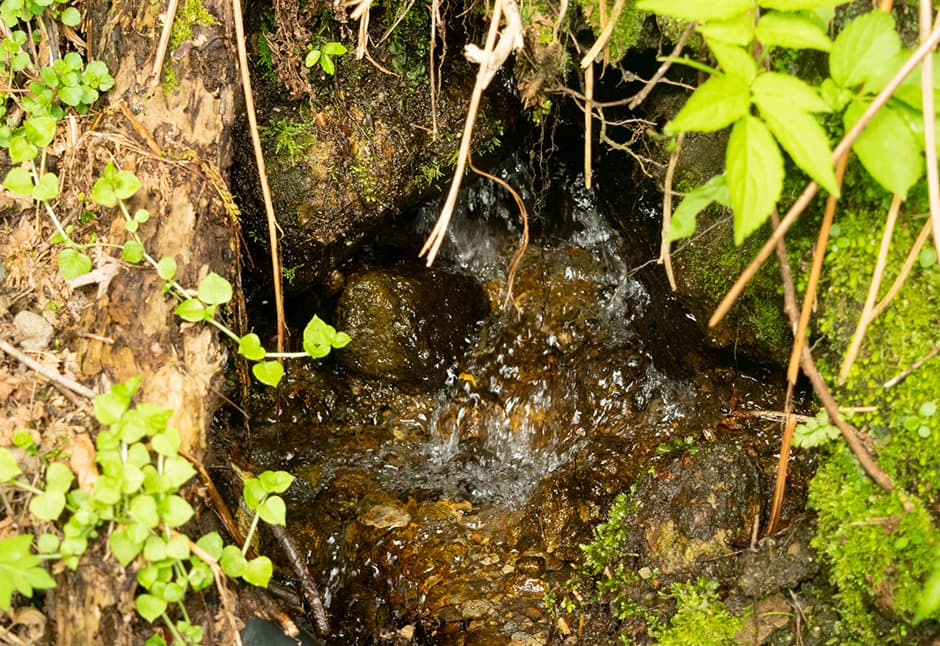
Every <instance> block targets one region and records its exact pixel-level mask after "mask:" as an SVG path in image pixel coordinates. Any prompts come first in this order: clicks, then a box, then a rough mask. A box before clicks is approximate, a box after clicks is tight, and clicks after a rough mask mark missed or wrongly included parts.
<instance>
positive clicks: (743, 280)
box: [708, 26, 940, 327]
mask: <svg viewBox="0 0 940 646" xmlns="http://www.w3.org/2000/svg"><path fill="white" fill-rule="evenodd" d="M938 42H940V26H938V27H936V28H935V29H934V30H933V31H932V32H931V33H930V38H928V39H927V40H926V41H925V42H924V43H922V44H921V45H920V47H918V48H917V50H916V51H915V52H914V53H913V54H911V56H910V57H909V58H908V59H907V60H906V61H905V62H904V65H902V66H901V69H899V70H898V71H897V73H896V74H895V75H894V76H893V77H892V79H891V80H890V81H889V82H888V84H887V85H885V87H884V89H882V90H881V92H879V93H878V95H877V96H876V97H875V99H874V100H873V101H872V102H871V104H870V105H869V106H868V108H867V109H866V110H865V112H864V113H863V114H862V116H861V118H859V120H858V121H857V122H856V123H855V125H854V126H853V127H852V128H851V129H850V130H849V131H848V132H847V133H845V136H843V137H842V140H841V141H840V142H839V144H838V145H837V146H836V147H835V149H833V151H832V160H833V162H835V161H837V160H838V159H839V158H840V157H841V156H842V155H843V154H844V153H846V152H848V150H849V149H851V147H852V144H853V143H855V140H856V139H857V138H858V136H859V135H860V134H861V133H862V130H864V129H865V127H867V126H868V123H869V122H870V121H871V119H872V118H873V117H874V116H875V114H876V113H877V112H878V110H880V109H881V108H882V107H884V105H885V103H887V102H888V99H889V98H890V97H891V95H892V94H894V91H895V90H896V89H897V88H898V86H899V85H900V84H901V83H902V82H903V81H904V79H906V78H907V77H908V76H909V75H910V73H911V72H912V71H913V70H914V68H915V67H916V66H917V65H918V64H919V63H920V61H921V60H922V59H923V58H924V57H926V56H927V54H929V53H930V52H931V51H932V50H933V48H934V47H936V46H937V43H938ZM818 190H819V184H817V183H816V182H810V183H809V184H807V185H806V188H805V189H803V192H802V193H801V194H800V196H799V197H798V198H797V200H796V202H794V203H793V206H791V207H790V210H789V211H787V214H786V215H785V216H784V217H783V219H782V220H781V221H780V226H779V227H777V228H776V229H774V231H773V233H771V235H770V238H768V239H767V242H765V243H764V246H763V247H761V249H760V251H758V252H757V255H756V256H755V257H754V259H753V260H752V261H751V263H750V264H749V265H748V266H747V267H746V268H745V269H744V271H743V272H741V275H740V276H739V277H738V279H737V280H736V281H735V283H734V285H732V286H731V289H729V290H728V293H727V294H725V297H724V298H723V299H722V300H721V303H719V304H718V307H717V308H716V309H715V313H714V314H712V316H711V318H710V319H709V320H708V326H709V327H715V326H716V325H718V323H720V322H721V319H723V318H724V317H725V315H726V314H727V313H728V310H730V309H731V306H732V305H734V302H735V301H736V300H737V299H738V297H739V296H740V295H741V292H743V291H744V288H745V287H746V286H747V284H748V283H749V282H750V280H751V279H752V278H753V277H754V275H755V274H756V273H757V270H758V269H760V267H761V265H763V264H764V261H765V260H767V258H768V257H769V256H770V254H771V253H773V251H774V248H775V247H776V245H777V240H779V239H781V238H783V236H784V235H785V234H786V232H787V231H788V230H789V228H790V227H791V226H792V225H793V223H794V222H795V221H796V219H797V218H798V217H799V216H800V214H801V213H802V212H803V211H804V210H805V209H806V207H807V206H808V205H809V202H810V200H812V199H813V197H814V196H815V195H816V191H818Z"/></svg>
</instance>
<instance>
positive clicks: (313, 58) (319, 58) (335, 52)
mask: <svg viewBox="0 0 940 646" xmlns="http://www.w3.org/2000/svg"><path fill="white" fill-rule="evenodd" d="M345 53H346V47H344V46H343V44H342V43H337V42H335V41H329V42H326V43H322V44H321V45H320V46H319V47H314V46H313V45H307V55H306V56H305V57H304V65H305V66H306V67H308V68H310V67H313V66H315V65H316V64H317V63H319V64H320V69H322V70H323V71H324V72H326V73H327V74H329V75H330V76H333V74H334V73H336V63H335V61H334V60H333V59H334V58H336V57H337V56H342V55H343V54H345Z"/></svg>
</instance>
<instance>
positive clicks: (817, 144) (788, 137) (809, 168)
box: [754, 97, 840, 197]
mask: <svg viewBox="0 0 940 646" xmlns="http://www.w3.org/2000/svg"><path fill="white" fill-rule="evenodd" d="M754 102H755V103H756V104H757V107H758V108H760V113H761V116H762V117H764V121H765V122H766V124H767V126H768V127H769V128H770V131H771V132H772V133H773V134H774V137H775V138H776V139H777V142H778V143H779V144H780V145H781V146H783V149H784V150H786V151H787V153H788V154H789V155H790V158H791V159H793V161H794V162H795V163H796V165H797V166H799V167H800V168H801V169H802V170H803V172H805V173H806V174H807V175H809V176H810V177H812V178H813V179H814V180H816V182H818V183H819V185H820V186H822V187H823V188H825V189H826V190H827V191H829V193H831V194H832V195H835V196H837V197H838V196H839V194H840V191H839V185H838V182H836V175H835V170H834V168H833V165H832V150H831V149H830V148H829V140H828V139H827V138H826V131H825V130H823V127H822V126H821V125H819V123H818V122H817V121H816V119H815V118H813V115H811V114H809V113H808V112H803V111H802V110H800V109H796V108H793V107H792V106H791V105H790V104H787V103H784V102H782V101H777V100H772V101H767V100H764V99H762V98H758V97H754Z"/></svg>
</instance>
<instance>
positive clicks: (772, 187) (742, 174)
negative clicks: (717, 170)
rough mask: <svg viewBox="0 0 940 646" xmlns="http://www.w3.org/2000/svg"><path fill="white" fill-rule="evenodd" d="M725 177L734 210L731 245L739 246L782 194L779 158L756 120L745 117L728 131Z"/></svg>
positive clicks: (767, 133)
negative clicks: (732, 243) (729, 134)
mask: <svg viewBox="0 0 940 646" xmlns="http://www.w3.org/2000/svg"><path fill="white" fill-rule="evenodd" d="M725 177H726V179H727V182H728V191H729V193H730V195H731V207H732V208H733V209H734V242H735V244H737V245H740V244H741V243H742V242H744V239H745V238H746V237H748V236H749V235H750V234H752V233H753V232H754V231H756V230H757V229H758V228H759V227H760V226H761V225H762V224H764V222H765V221H766V220H767V218H768V217H769V216H770V212H771V211H772V210H773V208H774V206H775V205H776V203H777V200H778V199H780V193H781V191H782V190H783V156H782V155H781V154H780V149H779V148H777V144H776V143H775V142H774V138H773V136H772V135H771V134H770V130H768V129H767V126H765V125H764V123H763V122H762V121H761V120H760V119H758V118H757V117H754V116H751V115H747V116H746V117H744V118H743V119H741V120H740V121H738V122H737V123H736V124H734V127H733V128H732V129H731V136H730V137H729V138H728V146H727V149H726V151H725Z"/></svg>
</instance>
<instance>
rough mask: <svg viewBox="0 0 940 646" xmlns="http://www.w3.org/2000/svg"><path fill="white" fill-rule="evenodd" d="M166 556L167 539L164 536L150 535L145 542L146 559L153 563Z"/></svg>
mask: <svg viewBox="0 0 940 646" xmlns="http://www.w3.org/2000/svg"><path fill="white" fill-rule="evenodd" d="M165 558H166V541H165V540H163V537H162V536H156V535H153V536H148V537H147V540H146V541H145V542H144V560H145V561H149V562H151V563H156V562H157V561H162V560H163V559H165Z"/></svg>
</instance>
